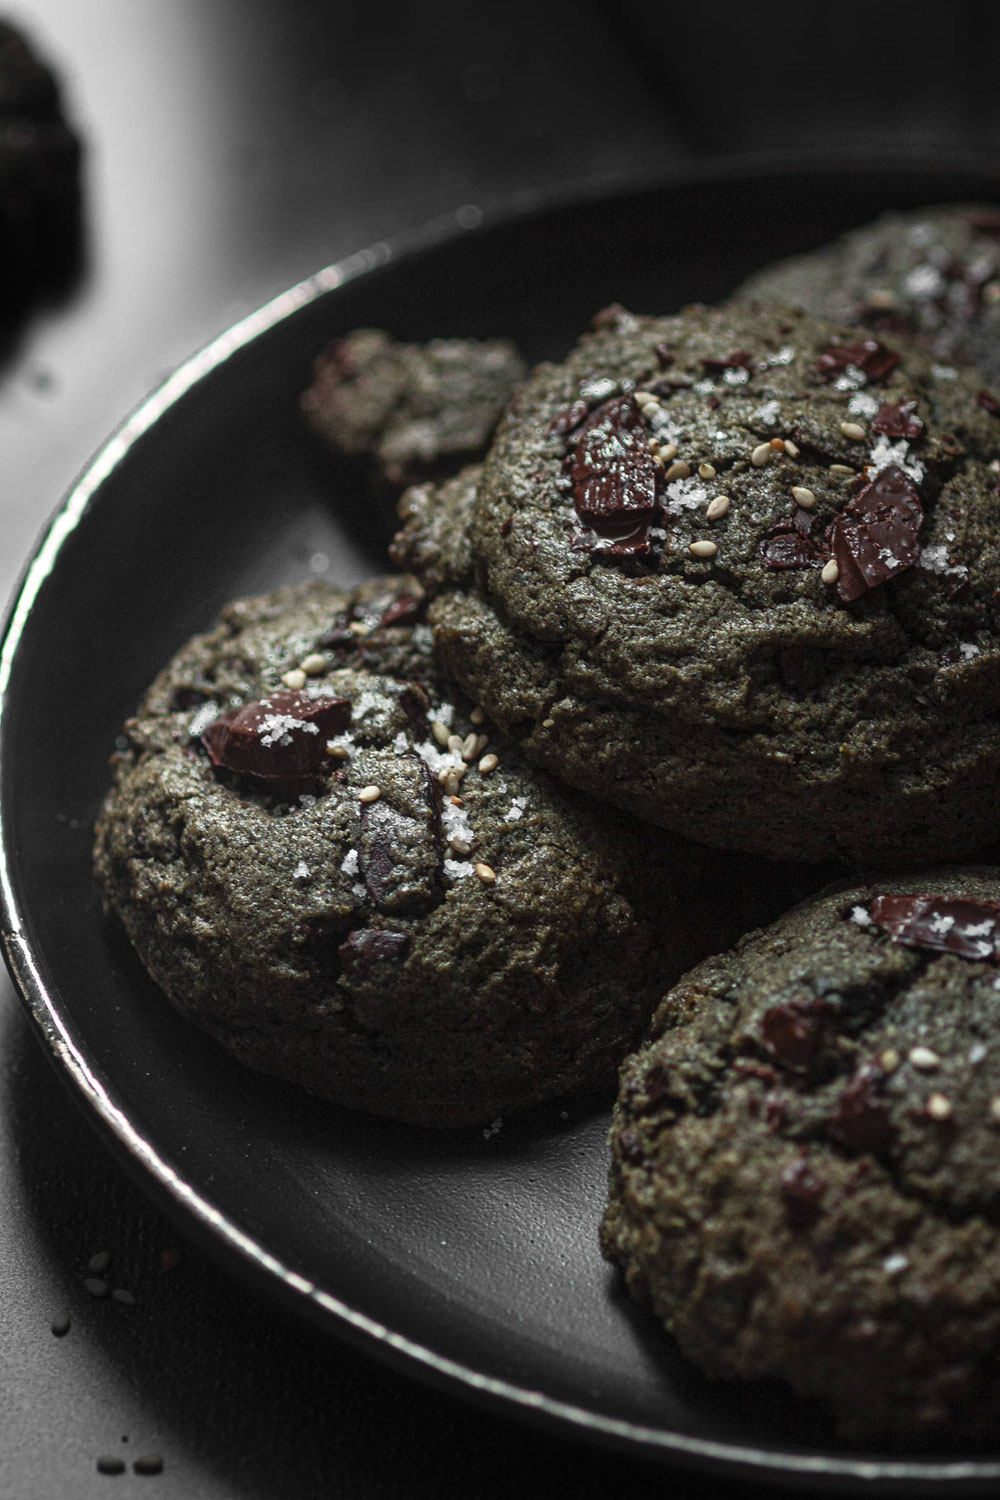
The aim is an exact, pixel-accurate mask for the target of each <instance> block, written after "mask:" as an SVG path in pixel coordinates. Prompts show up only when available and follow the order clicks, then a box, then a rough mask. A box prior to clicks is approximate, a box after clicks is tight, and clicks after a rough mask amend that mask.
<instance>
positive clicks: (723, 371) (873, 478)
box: [397, 305, 1000, 864]
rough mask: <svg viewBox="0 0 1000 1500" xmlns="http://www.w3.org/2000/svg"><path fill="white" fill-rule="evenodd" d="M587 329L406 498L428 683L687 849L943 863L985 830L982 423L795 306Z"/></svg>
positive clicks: (996, 758)
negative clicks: (454, 688)
mask: <svg viewBox="0 0 1000 1500" xmlns="http://www.w3.org/2000/svg"><path fill="white" fill-rule="evenodd" d="M595 322H596V327H595V330H594V332H593V333H591V334H589V335H588V336H586V337H585V338H584V339H582V340H581V342H580V344H579V345H578V346H577V348H576V349H575V350H574V351H573V353H572V354H571V355H570V357H569V359H568V360H567V361H566V362H565V364H563V365H560V366H555V367H553V366H542V367H541V368H540V369H539V370H537V371H536V372H535V374H534V375H533V377H532V378H531V379H530V380H529V381H528V382H527V383H526V384H525V385H523V386H522V387H521V388H520V390H519V392H518V393H517V394H516V395H515V397H514V399H513V400H512V402H511V405H510V407H509V410H508V413H507V415H506V417H505V419H504V421H503V423H502V424H501V426H500V428H499V430H498V433H497V437H496V440H495V442H494V444H493V447H492V449H491V451H490V454H489V456H488V458H487V460H486V462H485V464H484V465H483V467H482V470H481V472H480V474H479V476H478V479H474V478H472V477H471V476H466V480H465V481H463V484H465V485H466V488H465V489H464V490H463V489H462V487H461V486H459V485H458V484H457V482H456V486H453V488H452V489H451V490H450V491H449V492H448V494H447V496H445V497H443V498H442V501H441V505H442V506H443V507H444V509H445V511H446V512H447V513H446V514H445V515H444V516H442V515H441V513H440V512H439V513H438V515H437V519H435V510H434V504H433V501H431V500H428V499H427V498H426V497H424V498H422V499H421V501H420V503H419V504H418V505H414V504H413V503H412V502H410V501H407V502H405V507H406V509H405V517H406V520H407V525H406V527H405V528H404V532H403V534H402V535H401V537H400V539H399V543H398V546H397V557H398V558H402V559H404V560H405V561H406V562H407V565H412V566H413V567H414V568H415V569H416V570H417V571H418V572H421V571H422V572H423V574H424V580H425V582H426V584H427V586H428V588H429V589H430V590H431V591H433V592H435V593H436V595H437V597H436V599H435V601H434V603H433V606H432V608H431V611H430V616H429V618H430V620H431V623H432V625H433V626H434V628H435V641H436V647H437V650H438V653H439V656H440V659H441V662H442V665H443V668H444V670H445V671H446V672H447V673H448V674H449V675H451V676H453V677H454V678H456V679H457V680H458V681H459V682H460V683H461V684H462V686H463V688H464V689H465V690H466V692H468V693H469V694H470V695H471V696H472V697H473V698H474V699H475V700H476V701H477V702H480V703H482V705H483V706H484V708H485V709H486V710H487V712H488V713H489V714H490V716H491V717H492V718H493V719H494V720H495V721H496V722H497V723H498V724H500V725H501V726H502V727H503V728H504V729H505V730H506V731H507V732H508V733H511V734H512V735H513V736H515V737H516V738H517V739H518V740H519V741H520V742H521V743H522V745H523V747H524V750H525V752H526V754H527V755H528V757H529V759H531V760H532V761H533V762H534V763H535V764H537V765H540V766H543V767H545V768H546V769H548V770H551V771H552V772H554V773H555V774H556V775H558V776H560V777H561V778H563V779H564V780H566V781H567V782H569V783H571V784H572V785H574V786H577V787H579V788H581V789H583V790H585V791H587V792H590V793H592V794H594V795H596V796H598V797H602V798H606V799H607V800H609V801H612V802H615V803H616V804H617V805H619V806H620V807H623V808H627V809H628V810H630V811H631V812H633V813H635V814H637V815H638V816H640V817H643V818H648V819H650V820H653V821H655V822H659V823H661V824H662V825H664V826H665V827H668V828H671V829H673V830H675V831H676V832H680V833H683V834H685V835H687V836H688V837H690V838H692V839H697V840H701V841H703V842H704V843H706V844H712V845H717V846H719V847H722V848H732V849H744V850H749V851H752V852H756V853H759V854H762V855H765V856H767V857H769V858H774V859H802V860H820V859H829V858H836V857H843V858H847V859H850V860H856V861H859V862H862V863H863V862H866V861H867V862H869V863H870V862H873V861H876V860H877V861H879V862H886V863H897V864H904V863H909V862H912V861H926V860H931V859H940V858H959V857H966V856H968V855H969V854H970V853H971V852H972V851H973V850H975V849H976V848H977V847H979V846H981V845H982V844H983V842H984V841H985V840H987V839H988V838H989V837H990V836H992V835H994V834H995V832H996V829H997V825H998V814H997V809H996V803H995V798H994V797H993V796H992V795H991V794H989V793H987V792H985V790H984V789H985V788H989V787H993V786H995V785H996V784H997V779H998V776H1000V736H998V734H997V731H996V725H997V716H998V714H1000V642H998V639H997V624H998V601H1000V459H998V454H1000V416H998V415H996V414H995V413H994V412H993V411H992V410H991V409H988V408H987V407H986V406H984V405H983V404H981V403H979V402H977V400H976V395H975V390H974V388H971V387H970V386H969V385H968V384H967V383H966V381H965V379H964V378H963V377H961V376H954V378H952V376H953V372H952V374H949V375H948V376H947V377H945V376H943V375H941V374H940V373H939V372H938V373H935V367H934V365H933V363H932V361H931V360H930V359H929V358H928V357H927V356H925V355H924V354H923V353H921V352H919V351H916V350H914V349H912V348H908V347H906V346H902V345H899V344H897V343H895V342H889V341H885V342H883V341H882V340H880V339H876V338H875V337H874V336H873V335H865V334H861V333H858V331H857V330H848V329H843V328H839V327H836V326H834V325H831V324H828V323H823V322H820V321H818V320H816V319H812V318H810V317H808V316H806V315H804V314H801V313H796V312H782V311H780V310H778V309H775V308H771V307H768V308H757V307H751V306H747V305H740V306H733V307H728V308H719V309H714V310H708V309H704V308H693V309H688V310H687V311H686V312H685V313H683V314H682V315H680V316H677V317H670V318H649V317H635V316H632V315H631V314H629V313H626V312H624V311H623V310H622V309H620V308H615V309H610V310H609V311H608V312H607V313H605V314H602V315H600V316H599V317H598V319H597V320H595ZM471 483H475V495H474V497H473V496H471V494H470V493H469V491H468V486H469V485H470V484H471ZM463 519H464V522H465V526H466V529H467V535H466V536H465V537H464V538H463V539H461V540H457V541H452V542H451V543H450V544H449V545H448V546H443V545H442V544H441V535H442V534H443V533H445V532H446V531H447V527H448V525H454V526H455V527H461V525H462V522H463ZM449 568H450V569H451V572H450V574H449Z"/></svg>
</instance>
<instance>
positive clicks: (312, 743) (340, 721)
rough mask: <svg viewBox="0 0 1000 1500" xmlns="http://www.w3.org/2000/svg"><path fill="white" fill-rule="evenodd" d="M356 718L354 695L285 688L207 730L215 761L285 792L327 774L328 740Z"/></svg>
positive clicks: (303, 787)
mask: <svg viewBox="0 0 1000 1500" xmlns="http://www.w3.org/2000/svg"><path fill="white" fill-rule="evenodd" d="M350 722H351V703H350V700H349V699H348V698H334V697H331V696H329V695H327V696H325V697H316V698H311V697H309V696H308V694H306V693H295V692H291V691H286V690H282V691H280V692H274V693H269V694H268V695H267V697H266V698H260V699H258V700H256V701H255V702H253V703H244V704H243V706H242V708H231V709H229V710H228V711H227V712H226V713H224V714H220V716H219V717H218V718H217V719H215V720H214V721H213V722H212V723H211V724H209V726H208V728H207V729H206V730H205V731H204V733H203V734H202V736H201V742H202V744H203V745H204V746H205V749H206V750H207V751H208V754H209V759H210V760H211V762H212V764H213V765H214V766H223V767H225V769H226V770H227V771H233V772H235V774H236V775H237V776H247V777H249V778H250V779H251V780H252V781H254V782H256V783H258V784H261V785H264V786H269V787H273V788H274V789H275V790H279V791H285V792H296V791H308V790H309V789H310V788H311V787H314V786H315V785H316V784H317V783H318V782H319V781H320V780H321V771H322V769H323V766H324V764H325V762H326V760H327V748H326V742H327V740H328V739H329V738H330V737H331V736H332V735H335V734H342V733H343V731H344V730H345V729H346V728H347V726H348V724H349V723H350Z"/></svg>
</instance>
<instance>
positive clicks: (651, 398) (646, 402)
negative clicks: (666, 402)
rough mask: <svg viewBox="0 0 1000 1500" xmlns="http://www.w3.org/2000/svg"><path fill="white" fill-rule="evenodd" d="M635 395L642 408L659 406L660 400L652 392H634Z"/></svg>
mask: <svg viewBox="0 0 1000 1500" xmlns="http://www.w3.org/2000/svg"><path fill="white" fill-rule="evenodd" d="M633 395H634V396H635V399H636V400H637V401H638V403H639V405H640V406H659V404H660V398H659V396H657V395H655V394H654V393H653V392H652V391H634V392H633Z"/></svg>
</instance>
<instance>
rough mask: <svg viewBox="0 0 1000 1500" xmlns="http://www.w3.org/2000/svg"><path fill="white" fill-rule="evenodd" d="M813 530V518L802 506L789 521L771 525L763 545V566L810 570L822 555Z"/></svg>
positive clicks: (761, 548) (761, 550)
mask: <svg viewBox="0 0 1000 1500" xmlns="http://www.w3.org/2000/svg"><path fill="white" fill-rule="evenodd" d="M811 529H812V517H811V516H810V514H809V512H808V511H806V510H802V508H801V507H799V508H798V509H797V510H796V512H795V514H794V515H792V516H789V518H788V520H787V521H780V522H779V523H778V525H777V526H772V527H771V529H770V531H768V532H767V533H766V534H765V536H764V538H763V540H762V541H761V544H760V555H761V557H762V558H763V559H764V566H765V567H768V568H774V569H777V570H780V569H784V568H808V567H811V566H812V564H813V563H815V562H817V561H818V560H819V558H820V557H821V556H822V551H821V549H820V548H819V547H818V546H817V545H816V543H815V542H814V541H813V539H812V537H811V536H810V531H811Z"/></svg>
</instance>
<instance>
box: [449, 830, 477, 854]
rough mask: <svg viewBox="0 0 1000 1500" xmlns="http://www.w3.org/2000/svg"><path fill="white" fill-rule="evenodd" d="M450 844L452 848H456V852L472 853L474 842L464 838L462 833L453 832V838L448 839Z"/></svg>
mask: <svg viewBox="0 0 1000 1500" xmlns="http://www.w3.org/2000/svg"><path fill="white" fill-rule="evenodd" d="M448 844H449V846H450V847H451V848H452V849H454V851H455V853H456V854H471V853H472V844H471V843H470V842H469V840H468V839H464V838H462V836H461V835H460V834H457V833H453V834H452V836H451V838H450V839H449V840H448Z"/></svg>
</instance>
